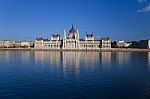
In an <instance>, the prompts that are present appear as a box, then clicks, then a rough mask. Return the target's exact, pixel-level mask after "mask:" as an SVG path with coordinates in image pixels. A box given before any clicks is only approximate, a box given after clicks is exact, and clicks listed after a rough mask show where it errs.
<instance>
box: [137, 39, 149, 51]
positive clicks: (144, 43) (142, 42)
mask: <svg viewBox="0 0 150 99" xmlns="http://www.w3.org/2000/svg"><path fill="white" fill-rule="evenodd" d="M138 47H139V48H144V49H150V40H140V41H139V43H138Z"/></svg>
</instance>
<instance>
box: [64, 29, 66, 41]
mask: <svg viewBox="0 0 150 99" xmlns="http://www.w3.org/2000/svg"><path fill="white" fill-rule="evenodd" d="M64 39H66V30H65V29H64Z"/></svg>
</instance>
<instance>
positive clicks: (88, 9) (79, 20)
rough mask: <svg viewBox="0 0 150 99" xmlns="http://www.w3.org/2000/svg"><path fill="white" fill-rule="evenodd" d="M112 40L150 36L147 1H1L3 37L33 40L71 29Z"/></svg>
mask: <svg viewBox="0 0 150 99" xmlns="http://www.w3.org/2000/svg"><path fill="white" fill-rule="evenodd" d="M72 24H73V25H74V26H75V27H76V28H78V30H79V32H80V38H83V37H84V36H85V34H86V32H94V36H95V37H96V38H101V37H103V36H109V37H111V39H112V40H140V39H150V1H148V0H0V40H5V39H7V40H34V39H35V38H36V37H38V36H42V37H44V38H50V36H51V35H52V34H60V35H61V36H62V37H63V31H64V29H66V31H69V29H70V28H71V26H72Z"/></svg>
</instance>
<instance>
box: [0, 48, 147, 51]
mask: <svg viewBox="0 0 150 99" xmlns="http://www.w3.org/2000/svg"><path fill="white" fill-rule="evenodd" d="M0 50H23V51H27V50H28V51H93V52H94V51H96V52H150V49H136V48H110V49H36V48H0Z"/></svg>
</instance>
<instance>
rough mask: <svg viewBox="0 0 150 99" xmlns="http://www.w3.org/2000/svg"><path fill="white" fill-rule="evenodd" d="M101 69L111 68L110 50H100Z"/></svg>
mask: <svg viewBox="0 0 150 99" xmlns="http://www.w3.org/2000/svg"><path fill="white" fill-rule="evenodd" d="M101 63H102V66H101V69H103V70H106V69H107V70H109V69H110V68H111V65H110V64H111V52H101Z"/></svg>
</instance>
